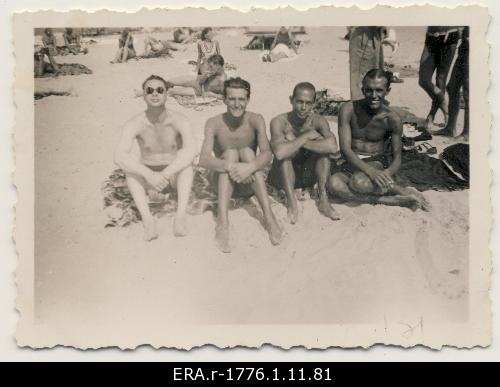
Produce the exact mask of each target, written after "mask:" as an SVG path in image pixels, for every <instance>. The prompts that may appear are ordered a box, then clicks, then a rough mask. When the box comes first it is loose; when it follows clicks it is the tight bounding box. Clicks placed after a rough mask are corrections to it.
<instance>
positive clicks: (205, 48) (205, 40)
mask: <svg viewBox="0 0 500 387" xmlns="http://www.w3.org/2000/svg"><path fill="white" fill-rule="evenodd" d="M214 35H215V33H214V31H213V29H212V28H211V27H207V28H204V29H203V30H202V31H201V40H199V41H198V59H197V61H196V72H197V73H198V74H199V75H201V74H204V73H205V72H206V71H207V67H208V66H207V61H208V58H210V57H211V56H213V55H216V54H217V55H221V52H220V46H219V42H218V41H217V40H214Z"/></svg>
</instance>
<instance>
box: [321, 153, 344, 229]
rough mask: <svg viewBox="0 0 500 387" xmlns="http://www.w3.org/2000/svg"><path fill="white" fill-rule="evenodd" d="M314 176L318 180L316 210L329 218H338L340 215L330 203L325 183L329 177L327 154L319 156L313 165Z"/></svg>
mask: <svg viewBox="0 0 500 387" xmlns="http://www.w3.org/2000/svg"><path fill="white" fill-rule="evenodd" d="M315 173H316V178H317V180H318V194H319V199H318V210H319V212H320V213H322V214H323V215H325V216H326V217H327V218H330V219H331V220H339V219H340V216H339V214H338V213H337V211H335V210H334V209H333V207H332V206H331V205H330V202H329V200H328V193H327V191H326V184H327V182H328V179H329V178H330V159H329V157H328V156H320V157H318V160H317V161H316V165H315Z"/></svg>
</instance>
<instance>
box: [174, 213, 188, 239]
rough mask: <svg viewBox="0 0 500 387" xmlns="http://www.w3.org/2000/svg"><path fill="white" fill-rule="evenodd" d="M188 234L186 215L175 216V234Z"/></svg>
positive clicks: (179, 235) (177, 235)
mask: <svg viewBox="0 0 500 387" xmlns="http://www.w3.org/2000/svg"><path fill="white" fill-rule="evenodd" d="M187 234H188V230H187V219H186V215H178V216H176V217H175V218H174V236H176V237H183V236H186V235H187Z"/></svg>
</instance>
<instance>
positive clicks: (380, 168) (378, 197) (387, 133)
mask: <svg viewBox="0 0 500 387" xmlns="http://www.w3.org/2000/svg"><path fill="white" fill-rule="evenodd" d="M391 78H392V74H391V73H389V72H386V71H384V70H380V69H373V70H370V71H368V73H367V74H366V75H365V77H364V78H363V87H362V92H363V95H364V97H365V98H364V99H362V100H357V101H350V102H346V103H344V104H343V105H342V107H341V108H340V112H339V142H340V150H341V152H342V155H343V157H344V158H345V163H344V164H342V165H341V166H340V168H339V169H338V171H337V172H336V173H334V174H333V176H332V177H330V180H329V182H328V189H329V191H330V193H331V194H332V195H333V196H334V197H336V198H339V199H341V200H344V201H354V202H360V203H371V204H385V205H389V206H402V207H409V208H412V209H417V208H422V209H424V210H428V208H429V204H428V202H427V200H426V199H425V197H424V196H423V195H422V194H421V193H420V192H419V191H418V190H416V189H415V188H411V187H400V186H398V185H397V184H396V183H395V181H394V178H393V177H394V175H395V174H396V173H397V171H398V170H399V168H400V166H401V148H402V145H401V136H402V133H403V125H402V123H401V119H400V118H399V116H398V115H397V114H396V113H395V112H393V111H392V110H391V109H390V108H389V107H388V106H387V103H386V102H385V97H386V95H387V94H388V93H389V91H390V82H391V81H390V80H391ZM389 139H390V143H391V147H392V154H391V155H388V154H386V141H387V140H389ZM390 160H392V161H390Z"/></svg>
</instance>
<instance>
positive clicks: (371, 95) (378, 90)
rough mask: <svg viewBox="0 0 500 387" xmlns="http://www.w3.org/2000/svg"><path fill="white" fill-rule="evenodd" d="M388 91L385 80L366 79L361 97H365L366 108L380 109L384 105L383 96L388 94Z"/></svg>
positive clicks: (381, 78)
mask: <svg viewBox="0 0 500 387" xmlns="http://www.w3.org/2000/svg"><path fill="white" fill-rule="evenodd" d="M389 90H390V89H388V88H387V79H385V78H384V77H380V78H374V79H369V78H367V79H365V80H364V82H363V88H362V91H363V95H364V96H365V100H366V102H367V103H368V106H369V107H370V109H372V110H377V109H380V107H381V106H382V105H383V104H384V101H385V96H386V95H387V94H389Z"/></svg>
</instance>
